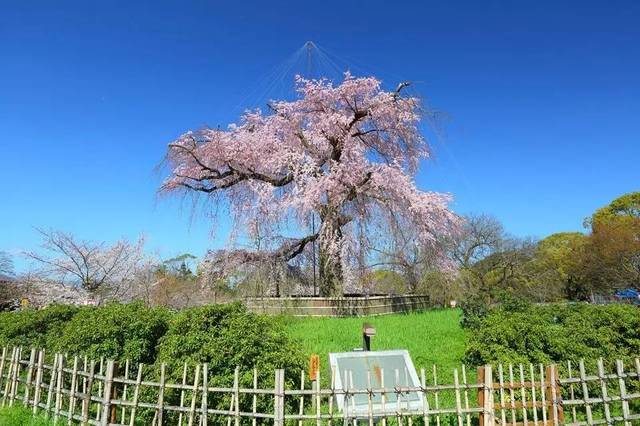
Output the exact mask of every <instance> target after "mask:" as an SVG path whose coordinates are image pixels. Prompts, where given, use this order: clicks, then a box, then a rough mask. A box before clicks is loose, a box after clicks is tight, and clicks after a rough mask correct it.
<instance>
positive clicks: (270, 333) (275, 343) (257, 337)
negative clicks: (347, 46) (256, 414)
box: [156, 304, 305, 412]
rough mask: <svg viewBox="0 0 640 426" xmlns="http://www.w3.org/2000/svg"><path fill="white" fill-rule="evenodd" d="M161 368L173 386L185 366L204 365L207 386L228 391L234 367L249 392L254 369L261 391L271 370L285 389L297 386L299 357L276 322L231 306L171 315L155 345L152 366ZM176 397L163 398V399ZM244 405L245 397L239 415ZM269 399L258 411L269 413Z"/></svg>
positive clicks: (301, 362) (271, 377)
mask: <svg viewBox="0 0 640 426" xmlns="http://www.w3.org/2000/svg"><path fill="white" fill-rule="evenodd" d="M161 362H164V363H166V364H167V374H169V375H170V376H171V379H172V380H175V381H177V380H179V379H180V374H181V370H182V366H183V364H184V363H185V362H187V363H188V364H190V365H191V366H193V364H195V363H208V369H209V372H208V380H209V383H210V385H211V386H231V385H232V383H233V377H234V371H235V368H236V367H239V372H240V377H239V379H240V384H241V385H242V386H243V387H251V386H252V383H253V369H254V368H256V369H257V372H258V382H259V385H260V386H261V387H268V386H273V383H274V370H275V369H278V368H284V369H286V372H287V373H288V374H287V381H288V386H294V383H297V384H298V386H299V380H300V371H301V370H302V369H303V368H304V365H305V357H304V354H303V353H302V352H301V350H300V349H299V345H296V344H294V342H293V341H291V340H290V339H289V338H288V336H287V334H286V332H285V329H284V327H282V325H281V323H280V322H278V321H276V320H275V319H274V318H272V317H267V316H263V315H256V314H253V313H250V312H248V311H247V310H246V308H245V307H243V306H242V305H240V304H231V305H210V306H203V307H199V308H192V309H186V310H184V311H181V312H179V313H177V314H176V315H175V317H174V318H173V319H172V320H171V322H170V325H169V329H168V331H167V333H166V335H165V336H164V337H163V338H162V339H161V340H160V345H159V351H158V363H161ZM156 367H157V365H156ZM191 371H193V369H192V370H191ZM176 396H177V395H170V394H167V395H166V397H167V399H170V398H174V399H175V397H176ZM245 396H246V395H245ZM213 398H214V399H213V400H212V401H211V402H212V405H219V406H226V404H228V401H220V400H219V399H218V400H216V399H215V398H216V396H215V395H213ZM249 399H250V397H249V396H246V398H245V400H243V401H241V405H242V406H244V407H245V409H248V407H250V405H247V404H249V403H250V402H249ZM272 399H273V398H266V399H265V398H259V400H258V411H261V410H271V409H272V408H271V407H272V403H273V401H272ZM263 412H265V411H263Z"/></svg>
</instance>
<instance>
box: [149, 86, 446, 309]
mask: <svg viewBox="0 0 640 426" xmlns="http://www.w3.org/2000/svg"><path fill="white" fill-rule="evenodd" d="M297 85H298V93H299V95H300V97H299V99H297V100H294V101H290V102H287V101H278V102H272V103H271V104H270V105H269V108H270V112H269V113H268V114H263V113H262V112H261V111H259V110H257V111H252V112H247V113H246V114H245V115H244V116H243V117H242V119H241V121H240V123H239V124H233V125H231V126H229V128H228V129H227V130H221V129H202V130H200V131H198V132H188V133H186V134H184V135H182V136H181V137H180V138H178V139H177V140H176V141H175V142H173V143H171V144H170V145H169V150H168V155H167V158H168V162H169V164H170V167H171V174H170V176H169V177H168V179H167V180H166V181H165V183H164V185H163V186H162V190H163V191H168V192H173V191H176V190H183V191H186V193H200V194H206V195H208V196H210V197H212V199H213V200H214V201H218V202H219V201H224V202H225V204H219V206H222V205H224V206H226V207H227V208H228V209H229V211H230V213H231V217H232V219H233V223H234V230H235V234H236V235H238V234H239V233H241V232H245V233H247V234H248V235H250V236H254V235H256V234H259V235H261V236H265V240H264V245H263V247H262V248H261V249H259V250H242V249H236V250H233V251H229V252H228V253H227V256H225V257H221V258H220V259H223V262H222V265H221V266H223V268H222V269H233V268H235V267H237V266H238V265H240V264H243V263H247V262H256V261H264V260H265V259H279V260H282V261H285V262H287V261H289V260H291V259H294V258H296V257H298V256H300V255H301V254H302V253H303V252H304V251H305V250H308V248H309V246H310V245H311V243H313V242H314V241H317V242H318V245H319V275H320V294H321V295H324V296H326V295H332V294H336V293H341V288H340V285H341V284H342V282H343V278H347V279H349V273H350V272H351V271H352V269H353V268H352V266H353V265H354V258H355V257H356V256H357V252H358V248H357V245H358V241H359V238H358V235H357V234H358V232H361V231H363V230H364V232H377V231H379V230H380V229H384V227H385V225H386V224H387V223H388V222H389V221H390V220H392V219H393V217H392V216H393V215H402V216H403V220H405V221H407V222H409V223H411V224H412V225H413V228H414V230H415V233H416V238H417V239H419V240H420V241H421V243H422V244H423V245H425V246H431V247H433V249H434V251H435V250H438V247H437V245H436V244H435V242H436V241H437V240H438V238H440V237H442V236H448V235H451V234H453V233H454V232H455V231H456V229H457V227H458V224H459V219H458V217H457V216H456V215H455V214H453V213H452V212H451V211H449V210H448V208H447V204H448V202H449V199H450V197H449V196H448V195H445V194H439V193H435V192H423V191H420V190H418V189H417V188H416V186H415V184H414V181H413V176H414V175H415V171H416V169H417V166H418V163H419V161H420V159H421V158H426V157H428V156H429V149H428V146H427V144H426V142H425V139H424V138H423V137H422V135H421V134H420V132H419V130H418V121H419V119H420V113H421V111H420V109H419V101H418V99H416V98H413V97H404V96H402V95H401V92H402V89H403V88H404V87H405V86H406V83H404V84H401V85H399V86H398V88H397V90H395V91H390V92H389V91H384V90H382V88H381V83H380V81H378V80H377V79H375V78H354V77H352V76H350V75H349V74H346V76H345V79H344V81H343V82H342V83H341V84H339V85H337V86H334V85H332V83H330V82H329V81H327V80H304V79H301V78H299V79H298V81H297ZM312 217H315V218H316V221H317V224H318V228H317V230H316V232H313V230H312V231H310V232H309V229H310V228H311V227H310V220H311V218H312ZM359 223H365V224H366V226H358V224H359ZM285 233H290V234H292V233H295V235H296V236H290V237H287V236H285V235H284V234H285ZM442 254H443V255H444V253H442ZM442 258H443V259H444V256H442Z"/></svg>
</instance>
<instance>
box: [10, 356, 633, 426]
mask: <svg viewBox="0 0 640 426" xmlns="http://www.w3.org/2000/svg"><path fill="white" fill-rule="evenodd" d="M627 364H629V365H628V367H629V368H628V369H625V365H624V363H623V362H622V361H620V360H617V361H614V362H612V363H605V361H603V360H598V361H597V362H596V363H594V365H591V364H589V368H587V366H586V364H585V363H584V362H582V361H580V362H579V363H578V364H577V365H574V364H572V363H571V362H568V363H566V364H564V365H562V366H558V365H549V366H543V365H526V366H525V365H522V364H517V365H511V364H509V365H497V366H490V365H486V366H483V367H480V368H478V369H477V370H476V371H475V373H476V374H475V375H472V374H470V372H469V371H468V369H467V368H465V366H461V367H460V369H455V370H454V371H453V372H452V373H453V374H452V375H451V374H449V375H446V376H443V375H442V374H441V372H439V371H438V370H437V369H436V367H435V366H434V367H433V368H432V369H429V371H427V370H425V369H421V370H420V371H419V382H420V383H419V384H417V385H416V384H413V385H407V384H406V383H408V381H407V380H405V381H404V382H403V381H402V380H400V378H402V377H403V374H404V375H405V377H406V374H407V371H404V372H402V371H397V370H396V371H394V375H395V378H396V379H395V381H394V382H393V383H384V378H385V377H389V376H388V375H387V376H385V374H384V372H380V373H381V374H380V377H381V378H382V379H383V380H382V382H381V383H380V384H379V386H373V385H372V381H371V378H370V377H367V380H366V382H367V383H366V386H364V387H362V386H360V387H357V386H354V379H353V375H352V374H351V372H349V371H343V372H340V375H341V377H340V378H339V379H340V380H338V377H337V374H336V372H335V371H334V370H332V371H330V372H329V374H328V377H327V378H324V377H323V378H321V377H319V376H320V373H319V372H318V373H317V374H318V376H316V377H314V379H315V380H314V381H310V380H309V379H308V377H307V373H306V372H304V371H302V372H296V373H294V372H287V375H285V371H284V370H275V371H274V372H271V373H268V374H266V375H262V374H260V372H258V371H257V370H255V369H254V370H253V371H249V372H241V371H240V370H239V369H238V368H236V369H235V371H234V372H233V374H232V380H230V382H229V383H226V384H224V383H223V384H221V383H218V382H217V381H218V380H219V379H217V378H216V376H215V375H214V374H212V373H215V372H214V371H210V370H209V366H208V365H207V364H193V365H189V364H184V365H182V366H181V367H180V368H179V371H171V372H169V371H168V369H167V366H166V365H165V364H161V365H154V366H145V365H143V364H138V365H132V364H131V363H130V362H129V361H126V362H125V363H124V364H122V365H117V363H116V362H114V361H113V360H106V359H104V358H102V359H99V360H89V359H87V358H86V357H79V356H68V355H66V354H60V353H56V354H47V353H46V352H45V351H44V350H36V349H28V350H24V349H23V348H19V347H14V348H4V349H3V350H2V356H1V357H0V398H1V402H0V403H1V405H2V406H9V407H11V406H15V405H22V406H24V407H28V408H29V409H31V410H32V412H33V413H34V414H36V413H44V415H45V416H47V417H50V418H51V419H52V420H53V421H54V422H55V423H56V424H67V425H72V424H81V425H102V426H105V425H123V426H124V425H127V426H133V425H152V426H160V425H179V426H194V425H198V426H207V425H226V426H232V425H233V426H240V425H252V426H256V425H263V424H264V425H275V426H284V425H292V426H294V425H295V426H304V425H316V426H320V425H336V426H337V425H340V424H342V425H347V424H349V425H363V426H364V425H369V426H373V425H383V426H386V425H389V426H392V425H409V426H412V425H414V424H415V425H416V426H418V425H425V426H426V425H430V426H431V425H433V426H450V425H453V426H472V425H481V426H488V425H501V426H507V425H509V426H528V425H531V426H534V425H535V426H550V425H554V426H560V425H570V426H581V425H600V424H607V425H613V424H620V425H624V426H631V425H640V361H639V360H638V359H637V358H636V359H635V360H631V361H628V362H627ZM169 373H173V374H169ZM292 373H294V374H292ZM392 376H393V375H392ZM443 377H444V378H445V379H444V380H443ZM356 381H357V380H356ZM337 382H340V385H339V386H338V385H337ZM401 383H405V384H401ZM356 403H357V404H358V405H357V406H356Z"/></svg>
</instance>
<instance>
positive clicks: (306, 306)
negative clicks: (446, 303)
mask: <svg viewBox="0 0 640 426" xmlns="http://www.w3.org/2000/svg"><path fill="white" fill-rule="evenodd" d="M244 303H245V305H246V306H247V309H249V310H250V311H251V312H255V313H261V314H270V315H279V314H285V315H293V316H318V317H350V316H364V315H387V314H394V313H401V312H412V311H420V310H425V309H428V308H430V307H431V304H430V303H429V298H428V297H427V296H418V295H407V296H372V297H264V298H249V299H246V300H245V301H244Z"/></svg>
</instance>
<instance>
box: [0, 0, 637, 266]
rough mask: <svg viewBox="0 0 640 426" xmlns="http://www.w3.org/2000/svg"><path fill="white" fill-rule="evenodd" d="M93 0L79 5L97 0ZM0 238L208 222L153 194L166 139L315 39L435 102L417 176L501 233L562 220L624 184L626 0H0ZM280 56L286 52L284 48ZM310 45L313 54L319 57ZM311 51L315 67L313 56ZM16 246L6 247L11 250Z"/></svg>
mask: <svg viewBox="0 0 640 426" xmlns="http://www.w3.org/2000/svg"><path fill="white" fill-rule="evenodd" d="M98 3H99V4H98ZM1 8H2V13H0V162H1V163H0V164H1V166H0V224H1V225H0V250H8V251H10V252H13V253H16V252H18V251H20V250H25V249H32V248H35V247H36V246H37V242H38V238H37V234H36V232H35V231H34V229H33V227H34V226H38V227H45V228H49V227H51V228H60V229H64V230H68V231H71V232H74V233H76V234H77V235H78V236H80V237H82V238H85V239H92V240H107V241H112V240H114V239H117V238H120V237H125V238H135V237H136V236H137V235H139V234H144V235H146V238H147V241H148V248H149V249H150V250H151V251H154V252H158V254H160V255H161V256H164V257H169V256H173V255H175V254H177V253H182V252H185V251H188V252H192V253H194V254H196V255H200V254H202V253H203V252H204V251H205V250H206V248H208V247H216V246H220V245H221V244H222V243H223V242H224V235H225V232H226V223H225V222H224V221H223V222H222V223H220V224H219V227H218V228H217V229H216V230H215V234H212V226H211V221H210V220H209V219H208V218H207V217H204V216H203V215H195V216H192V215H191V213H190V209H189V207H188V205H183V204H182V203H180V202H179V201H178V200H175V199H167V198H158V197H157V195H156V189H157V188H158V186H159V184H160V183H161V181H162V174H158V173H157V172H156V171H154V169H155V167H156V166H157V165H158V163H159V162H160V161H161V160H162V158H163V155H164V152H165V149H166V144H167V143H168V142H170V141H171V139H172V138H174V137H176V136H177V135H179V134H180V133H181V132H183V131H185V130H188V129H193V128H198V127H200V126H202V125H204V124H208V125H218V124H221V125H226V124H227V123H229V122H232V121H234V120H235V119H236V118H237V115H238V113H239V112H241V111H242V109H243V108H246V107H253V106H259V105H257V104H261V103H262V104H263V103H264V101H265V100H266V99H267V98H268V97H278V96H281V95H284V94H286V93H288V90H287V87H289V85H288V84H289V82H287V81H286V80H287V78H290V77H291V76H292V75H293V72H295V71H297V72H304V71H305V70H304V60H298V61H297V62H296V61H295V60H294V61H293V62H291V63H292V64H293V66H292V67H291V68H290V69H289V70H288V73H285V72H283V70H284V69H285V68H286V66H287V65H288V64H289V63H290V62H287V61H288V60H290V61H291V58H294V59H296V57H295V56H292V55H295V53H296V52H299V49H300V48H301V46H302V45H303V44H304V42H305V41H307V40H313V41H315V42H316V43H317V44H318V45H319V46H320V47H321V48H322V49H324V50H323V51H324V52H325V53H326V55H327V57H328V58H330V59H331V61H332V62H333V63H334V64H337V65H339V66H341V67H344V68H346V67H347V66H348V67H349V68H351V69H352V71H353V72H354V73H355V74H357V75H362V74H365V73H367V74H375V75H377V76H378V77H380V78H382V79H383V80H384V82H385V83H386V84H388V85H389V87H391V86H395V84H397V82H398V81H401V80H412V81H414V82H415V83H414V85H413V90H414V92H415V93H418V94H420V95H421V96H424V97H425V98H426V99H428V102H429V103H430V104H431V105H432V106H433V107H434V108H436V109H437V110H439V111H442V113H443V114H446V117H447V118H446V120H443V121H442V122H441V126H442V128H443V130H444V131H443V136H442V137H441V138H439V139H434V140H433V145H434V151H435V159H434V160H433V161H431V162H427V163H425V164H423V166H422V168H421V171H420V174H419V176H418V178H417V181H418V185H419V187H421V188H423V189H436V190H441V191H448V192H451V193H453V195H454V196H455V202H454V204H453V208H454V209H455V210H456V211H458V212H461V213H467V212H485V213H489V214H493V215H495V216H496V217H498V218H499V219H500V220H501V221H503V222H504V224H505V226H506V227H507V229H508V230H510V231H511V232H512V233H514V234H516V235H521V236H534V237H543V236H545V235H548V234H550V233H553V232H558V231H565V230H580V229H582V220H583V219H584V218H585V217H586V216H588V215H589V214H590V213H591V212H592V211H593V210H594V209H595V208H597V207H599V206H601V205H604V204H606V203H607V202H609V201H610V200H611V199H613V198H615V197H616V196H618V195H620V194H622V193H625V192H629V191H634V190H639V189H640V167H639V166H638V164H639V159H640V141H639V137H638V135H639V134H640V119H639V115H640V114H639V113H640V81H639V78H640V77H639V76H640V25H638V22H640V3H638V2H633V1H629V2H621V1H611V2H588V1H581V2H543V1H537V2H491V1H485V2H475V1H470V2H432V1H420V2H418V1H416V2H398V1H396V2H376V1H366V2H364V1H363V2H347V1H340V2H326V1H324V2H313V3H311V2H306V3H305V2H286V3H285V2H278V1H269V2H255V3H252V2H225V4H223V3H222V2H220V3H216V2H204V1H202V2H171V3H165V2H157V1H156V2H147V3H136V4H133V2H115V1H105V2H68V1H60V2H42V3H39V2H31V1H23V2H3V4H2V6H1ZM298 59H299V58H298ZM328 64H329V62H327V61H324V62H322V61H318V63H317V67H316V70H317V71H326V73H330V72H334V71H335V70H334V69H333V68H331V67H330V66H329V65H328ZM323 67H324V68H323ZM18 263H19V265H20V262H18Z"/></svg>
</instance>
